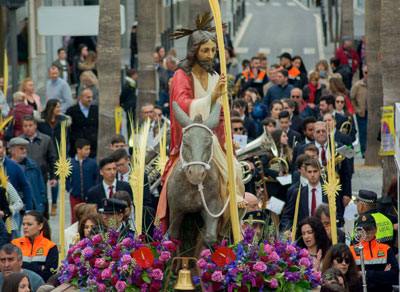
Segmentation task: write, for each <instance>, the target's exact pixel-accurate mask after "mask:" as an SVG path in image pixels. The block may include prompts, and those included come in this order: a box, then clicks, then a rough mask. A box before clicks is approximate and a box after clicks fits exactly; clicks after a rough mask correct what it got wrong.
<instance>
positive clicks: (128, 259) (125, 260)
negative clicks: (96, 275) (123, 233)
mask: <svg viewBox="0 0 400 292" xmlns="http://www.w3.org/2000/svg"><path fill="white" fill-rule="evenodd" d="M121 261H122V262H123V263H124V264H126V265H127V264H130V263H131V262H132V258H131V256H130V255H129V254H124V255H123V256H122V258H121Z"/></svg>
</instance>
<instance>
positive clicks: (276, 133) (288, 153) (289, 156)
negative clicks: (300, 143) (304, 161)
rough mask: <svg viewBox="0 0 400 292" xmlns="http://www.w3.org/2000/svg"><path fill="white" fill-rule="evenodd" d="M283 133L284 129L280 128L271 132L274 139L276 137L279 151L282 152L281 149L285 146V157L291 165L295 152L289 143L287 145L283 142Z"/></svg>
mask: <svg viewBox="0 0 400 292" xmlns="http://www.w3.org/2000/svg"><path fill="white" fill-rule="evenodd" d="M282 134H283V131H282V129H278V130H275V131H273V132H272V133H271V136H272V139H274V142H275V145H276V148H277V149H278V151H279V153H280V151H281V149H282V148H283V157H284V159H285V160H286V161H287V163H288V164H289V165H290V164H291V163H292V158H293V152H292V149H291V148H290V146H289V144H286V145H282V144H281V137H282ZM285 134H286V133H285ZM286 135H287V134H286Z"/></svg>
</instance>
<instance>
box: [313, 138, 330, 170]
mask: <svg viewBox="0 0 400 292" xmlns="http://www.w3.org/2000/svg"><path fill="white" fill-rule="evenodd" d="M315 146H317V148H318V151H319V154H318V161H319V163H320V165H323V164H322V158H321V156H322V155H321V154H322V146H324V149H325V158H326V159H328V152H329V151H328V147H327V146H328V141H327V142H325V144H324V145H321V144H319V143H318V142H317V141H315Z"/></svg>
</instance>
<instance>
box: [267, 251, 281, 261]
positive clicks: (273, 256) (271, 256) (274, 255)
mask: <svg viewBox="0 0 400 292" xmlns="http://www.w3.org/2000/svg"><path fill="white" fill-rule="evenodd" d="M268 258H269V260H270V261H277V260H279V256H278V254H277V253H276V252H275V251H273V252H271V253H270V254H269V256H268Z"/></svg>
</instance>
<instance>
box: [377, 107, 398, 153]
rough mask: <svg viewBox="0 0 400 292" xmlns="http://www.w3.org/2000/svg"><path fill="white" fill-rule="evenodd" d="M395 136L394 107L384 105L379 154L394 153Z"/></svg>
mask: <svg viewBox="0 0 400 292" xmlns="http://www.w3.org/2000/svg"><path fill="white" fill-rule="evenodd" d="M395 136H396V135H395V128H394V108H393V106H384V107H383V110H382V123H381V151H380V152H381V153H380V154H381V156H392V155H394V154H395V142H394V141H395Z"/></svg>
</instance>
